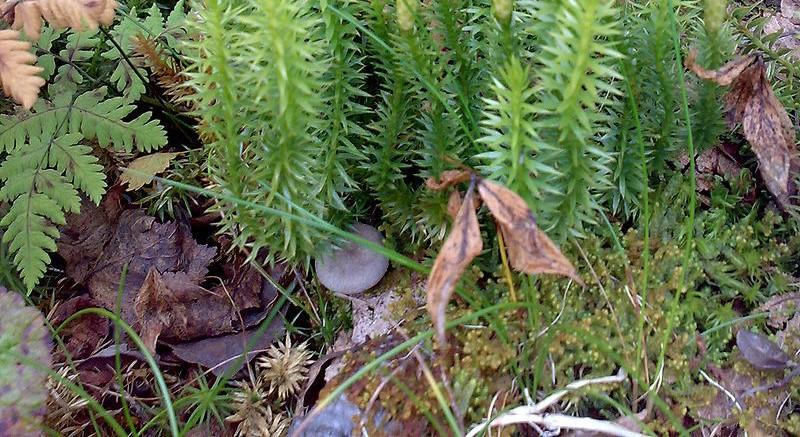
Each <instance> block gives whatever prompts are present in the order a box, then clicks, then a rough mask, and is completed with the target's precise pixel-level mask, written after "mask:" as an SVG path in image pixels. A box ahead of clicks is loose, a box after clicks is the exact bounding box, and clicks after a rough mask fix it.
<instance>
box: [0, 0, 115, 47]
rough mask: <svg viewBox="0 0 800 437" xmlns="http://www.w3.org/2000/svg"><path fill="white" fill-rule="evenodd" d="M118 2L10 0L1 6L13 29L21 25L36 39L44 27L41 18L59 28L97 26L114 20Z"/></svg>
mask: <svg viewBox="0 0 800 437" xmlns="http://www.w3.org/2000/svg"><path fill="white" fill-rule="evenodd" d="M117 5H118V4H117V2H116V1H115V0H27V1H19V0H9V1H6V2H5V3H3V4H2V5H1V6H0V12H2V15H3V17H7V18H11V17H13V19H14V21H13V23H12V25H11V27H12V28H13V29H15V30H20V29H21V30H22V31H23V32H25V35H27V36H28V37H29V38H30V39H34V40H35V39H38V38H39V34H40V33H41V30H42V18H44V19H45V20H46V21H47V22H48V23H50V25H51V26H53V27H56V28H65V27H70V28H72V29H75V30H79V31H83V30H88V29H97V27H98V26H99V25H101V24H103V25H109V24H111V23H112V22H113V21H114V15H115V12H116V9H117Z"/></svg>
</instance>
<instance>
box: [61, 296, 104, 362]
mask: <svg viewBox="0 0 800 437" xmlns="http://www.w3.org/2000/svg"><path fill="white" fill-rule="evenodd" d="M96 306H97V302H95V301H94V299H92V298H91V297H89V296H86V295H82V296H76V297H73V298H71V299H68V300H66V301H64V302H61V303H60V304H59V305H58V306H57V307H56V308H54V309H53V312H52V314H51V315H50V317H48V318H49V319H50V323H51V324H53V326H59V325H61V323H63V322H64V321H65V320H67V318H69V317H70V316H71V315H73V314H75V313H76V312H78V311H80V310H82V309H85V308H92V307H96ZM109 323H110V322H109V320H108V319H107V318H105V317H102V316H99V315H96V314H85V315H83V316H81V317H79V318H78V319H75V320H73V321H72V322H70V323H69V324H68V325H66V326H65V327H64V328H63V329H62V330H61V331H59V334H60V336H61V339H62V340H63V341H64V346H65V347H66V349H67V352H69V354H70V356H71V357H72V359H75V360H76V359H82V358H86V357H88V356H89V354H91V353H92V352H94V351H95V350H96V349H97V348H98V346H100V343H101V342H102V341H103V340H104V339H105V338H106V336H107V335H108V328H109ZM55 353H56V354H59V355H57V356H56V357H54V358H55V359H56V360H61V359H62V358H64V357H63V356H61V354H62V353H63V351H62V350H61V348H57V349H56V351H55Z"/></svg>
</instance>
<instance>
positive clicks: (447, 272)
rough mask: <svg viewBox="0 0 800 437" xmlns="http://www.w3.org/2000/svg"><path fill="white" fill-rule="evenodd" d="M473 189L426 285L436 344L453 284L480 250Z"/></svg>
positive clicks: (440, 335)
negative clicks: (436, 336)
mask: <svg viewBox="0 0 800 437" xmlns="http://www.w3.org/2000/svg"><path fill="white" fill-rule="evenodd" d="M473 196H474V187H472V186H470V188H469V189H468V190H467V194H466V196H465V197H464V201H463V202H461V209H460V210H459V211H458V215H457V216H456V220H455V223H453V229H452V230H451V231H450V235H449V236H448V237H447V240H445V242H444V245H442V250H441V251H440V252H439V255H438V256H437V257H436V261H434V263H433V268H432V269H431V274H430V276H429V277H428V283H427V285H426V287H425V288H426V290H427V296H428V297H427V300H428V303H427V306H428V312H429V313H430V315H431V320H432V321H433V325H434V327H435V329H436V333H437V335H438V337H439V341H440V342H441V343H442V344H444V343H445V342H446V339H445V335H444V324H445V310H446V309H447V303H448V302H449V301H450V296H451V295H452V294H453V290H454V289H455V286H456V283H457V282H458V280H459V278H460V277H461V274H462V273H464V270H465V269H466V268H467V266H468V265H469V263H470V262H472V260H473V258H475V257H476V256H477V255H478V254H479V253H481V250H482V249H483V242H482V241H481V231H480V227H479V226H478V216H477V215H476V213H475V207H474V206H475V205H474V203H473V201H472V198H473Z"/></svg>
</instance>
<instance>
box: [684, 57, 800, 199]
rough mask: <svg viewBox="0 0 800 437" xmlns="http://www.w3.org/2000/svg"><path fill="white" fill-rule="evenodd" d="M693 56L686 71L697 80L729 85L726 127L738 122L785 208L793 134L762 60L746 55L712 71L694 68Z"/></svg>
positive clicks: (793, 158)
mask: <svg viewBox="0 0 800 437" xmlns="http://www.w3.org/2000/svg"><path fill="white" fill-rule="evenodd" d="M696 56H697V54H696V52H695V51H692V53H690V55H689V56H688V57H687V58H686V67H687V68H688V69H690V70H691V71H692V72H693V73H694V74H696V75H697V76H698V77H700V78H703V79H706V80H711V81H714V82H716V83H718V84H720V85H730V86H731V89H730V90H729V91H728V94H727V95H726V96H725V107H726V111H727V118H728V124H729V125H731V126H732V125H734V124H736V123H742V128H743V131H744V136H745V138H747V141H748V142H749V143H750V145H751V146H752V148H753V152H754V153H755V154H756V157H757V158H758V162H759V164H760V171H761V176H762V177H763V178H764V182H765V183H766V184H767V188H768V189H769V191H770V192H771V193H772V194H773V195H774V196H775V198H776V199H777V200H778V203H779V204H780V205H781V207H783V208H786V207H787V206H789V204H790V199H789V198H790V196H791V195H793V194H794V193H795V192H796V187H795V186H794V185H795V184H794V181H793V180H792V178H791V175H790V171H791V169H792V168H793V167H795V166H796V165H797V151H796V149H795V146H794V141H795V132H794V127H793V126H792V122H791V120H790V119H789V115H788V114H787V113H786V109H784V108H783V106H782V105H781V103H780V102H779V101H778V98H777V97H776V96H775V93H774V92H773V91H772V86H771V85H770V83H769V82H768V81H767V72H766V67H765V65H764V61H763V60H762V59H761V57H760V56H758V55H750V56H745V57H742V58H739V59H736V60H734V61H731V62H729V63H728V64H726V65H724V66H722V68H720V69H718V70H713V71H712V70H706V69H704V68H702V67H700V66H699V65H697V64H696V63H695V59H696ZM793 164H794V165H793Z"/></svg>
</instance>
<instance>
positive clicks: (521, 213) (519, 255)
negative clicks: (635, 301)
mask: <svg viewBox="0 0 800 437" xmlns="http://www.w3.org/2000/svg"><path fill="white" fill-rule="evenodd" d="M478 192H479V193H480V195H481V199H483V202H484V203H486V206H487V207H489V211H491V213H492V215H493V216H494V218H495V219H496V220H497V222H498V223H499V224H500V229H501V230H502V232H503V240H504V241H505V243H506V247H507V250H508V258H509V261H510V262H511V266H512V267H514V268H515V269H516V270H519V271H521V272H524V273H528V274H531V275H533V274H539V273H553V274H557V275H563V276H568V277H570V278H572V279H574V280H575V281H576V282H578V283H579V284H583V281H581V278H580V276H578V273H577V271H576V270H575V267H573V266H572V263H570V262H569V260H568V259H567V258H566V257H565V256H564V255H563V254H562V253H561V251H560V250H558V247H556V245H555V244H554V243H553V242H552V241H551V240H550V238H548V237H547V235H545V234H544V233H543V232H541V231H539V228H538V227H537V226H536V219H535V218H534V216H533V212H531V210H530V208H528V204H527V203H525V201H524V200H523V199H522V198H521V197H519V195H517V194H516V193H514V192H513V191H511V190H509V189H508V188H506V187H504V186H502V185H500V184H498V183H496V182H492V181H489V180H486V179H481V180H480V181H479V182H478Z"/></svg>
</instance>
